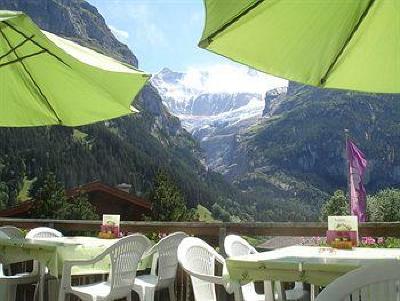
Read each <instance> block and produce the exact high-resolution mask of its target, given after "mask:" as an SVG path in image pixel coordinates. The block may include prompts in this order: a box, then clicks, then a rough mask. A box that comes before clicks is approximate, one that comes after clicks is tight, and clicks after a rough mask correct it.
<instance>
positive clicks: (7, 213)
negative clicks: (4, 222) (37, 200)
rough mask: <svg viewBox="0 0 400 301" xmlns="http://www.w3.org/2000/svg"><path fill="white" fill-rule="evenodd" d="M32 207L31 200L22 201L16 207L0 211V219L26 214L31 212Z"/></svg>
mask: <svg viewBox="0 0 400 301" xmlns="http://www.w3.org/2000/svg"><path fill="white" fill-rule="evenodd" d="M32 206H33V200H27V201H24V202H23V203H21V204H19V205H17V206H14V207H10V208H6V209H3V210H0V217H12V216H18V215H20V214H24V213H27V212H28V211H29V210H31V208H32Z"/></svg>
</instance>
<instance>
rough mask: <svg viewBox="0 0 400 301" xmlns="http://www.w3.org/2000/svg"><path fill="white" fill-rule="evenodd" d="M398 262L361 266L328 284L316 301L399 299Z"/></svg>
mask: <svg viewBox="0 0 400 301" xmlns="http://www.w3.org/2000/svg"><path fill="white" fill-rule="evenodd" d="M399 286H400V263H399V262H398V261H397V260H393V261H388V262H382V263H380V264H373V265H367V266H363V267H361V268H359V269H357V270H354V271H352V272H349V273H347V274H345V275H344V276H342V277H340V278H338V279H336V280H335V281H334V282H332V283H331V284H329V285H328V286H327V287H326V288H325V289H324V290H322V292H321V293H320V294H319V295H318V297H317V299H316V301H350V300H352V301H397V300H400V290H399Z"/></svg>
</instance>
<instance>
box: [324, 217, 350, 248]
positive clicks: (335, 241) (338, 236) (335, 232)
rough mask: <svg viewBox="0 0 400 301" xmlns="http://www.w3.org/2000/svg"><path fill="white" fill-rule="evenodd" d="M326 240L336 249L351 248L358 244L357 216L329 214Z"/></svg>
mask: <svg viewBox="0 0 400 301" xmlns="http://www.w3.org/2000/svg"><path fill="white" fill-rule="evenodd" d="M326 242H327V244H328V245H329V246H331V247H334V248H338V249H351V248H352V247H356V246H357V245H358V219H357V216H350V215H349V216H329V217H328V231H327V232H326Z"/></svg>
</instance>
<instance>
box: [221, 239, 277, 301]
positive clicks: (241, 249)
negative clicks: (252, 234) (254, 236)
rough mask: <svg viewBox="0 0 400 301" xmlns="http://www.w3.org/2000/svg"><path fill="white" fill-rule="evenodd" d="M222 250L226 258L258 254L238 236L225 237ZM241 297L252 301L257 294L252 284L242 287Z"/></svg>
mask: <svg viewBox="0 0 400 301" xmlns="http://www.w3.org/2000/svg"><path fill="white" fill-rule="evenodd" d="M224 249H225V253H226V255H228V257H232V256H242V255H249V254H255V253H258V252H257V251H256V249H255V248H254V247H253V246H251V245H250V244H249V243H248V242H247V240H245V239H243V238H242V237H240V236H238V235H228V236H227V237H225V240H224ZM271 294H272V292H271ZM242 295H243V299H244V300H252V299H254V296H256V295H257V292H256V288H255V286H254V283H253V282H250V283H248V284H246V285H243V286H242Z"/></svg>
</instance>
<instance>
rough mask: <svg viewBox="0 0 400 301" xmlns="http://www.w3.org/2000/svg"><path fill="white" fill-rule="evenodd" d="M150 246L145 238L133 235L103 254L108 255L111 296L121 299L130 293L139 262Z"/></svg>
mask: <svg viewBox="0 0 400 301" xmlns="http://www.w3.org/2000/svg"><path fill="white" fill-rule="evenodd" d="M150 246H151V243H150V240H149V239H148V238H147V237H146V236H144V235H142V234H133V235H129V236H127V237H124V238H121V239H120V240H118V242H116V243H115V244H113V245H112V246H110V247H109V248H108V249H107V250H106V251H105V252H104V253H108V254H109V255H110V260H111V273H110V277H109V279H108V281H109V282H110V286H111V291H112V294H113V295H115V296H122V297H123V296H125V295H126V293H127V292H130V290H131V289H132V287H133V284H134V281H135V277H136V270H137V267H138V264H139V261H140V259H141V258H142V255H143V254H144V252H146V251H147V250H148V249H149V248H150ZM122 297H121V298H122Z"/></svg>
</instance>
